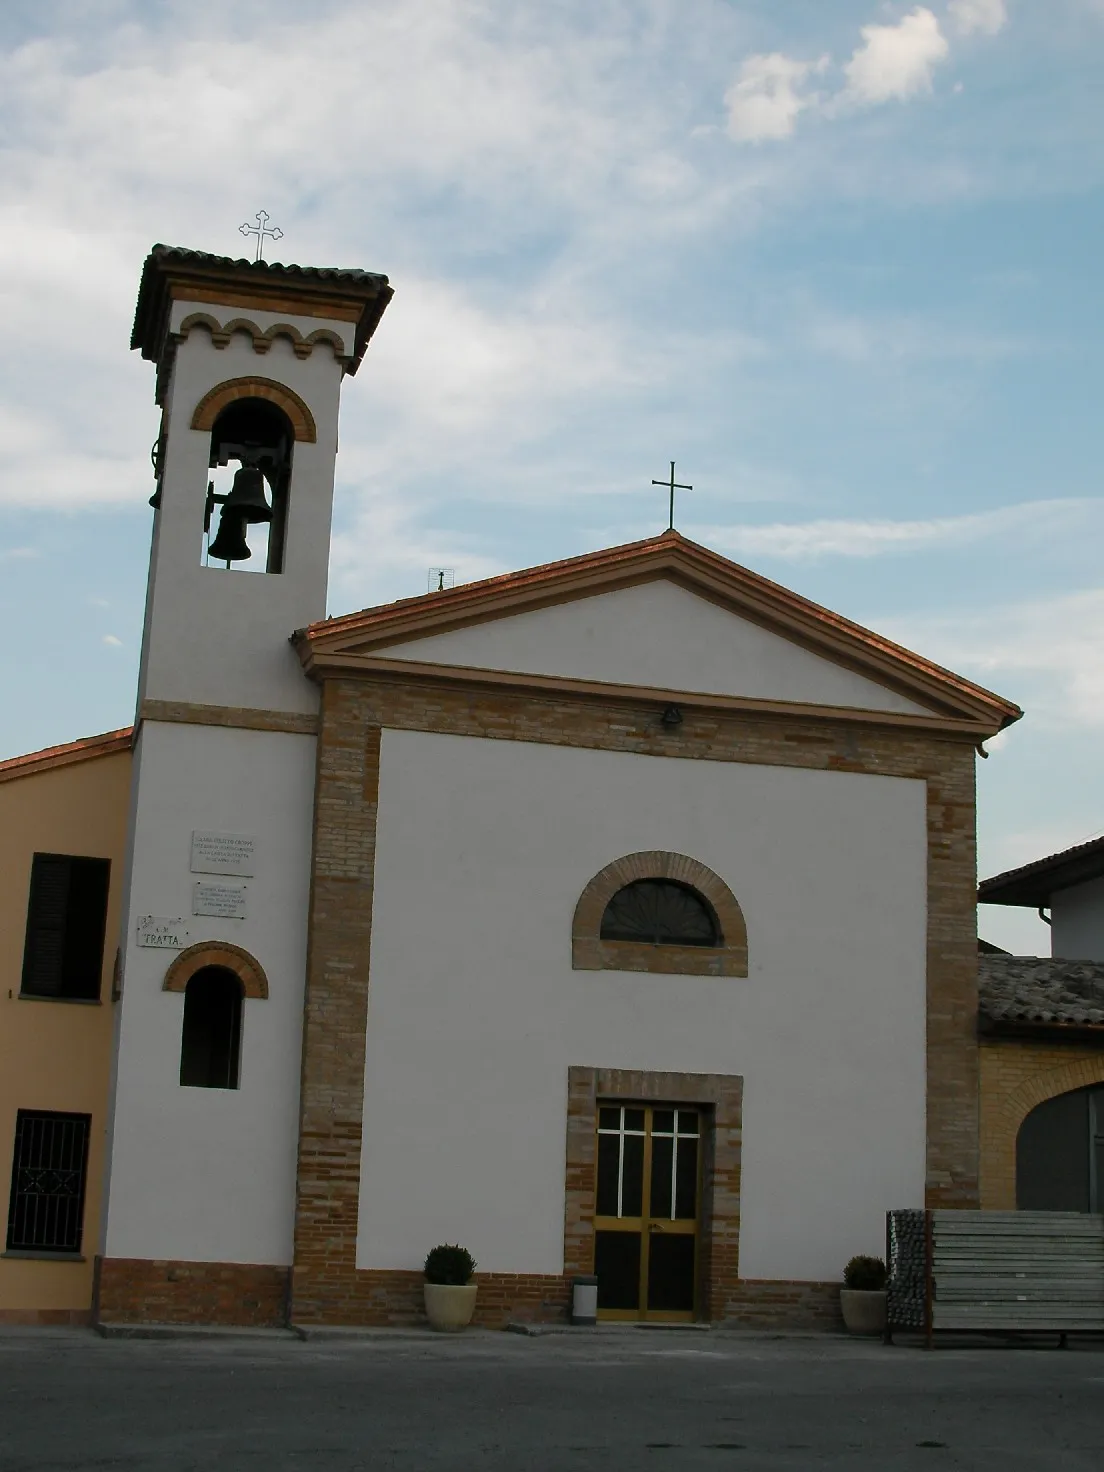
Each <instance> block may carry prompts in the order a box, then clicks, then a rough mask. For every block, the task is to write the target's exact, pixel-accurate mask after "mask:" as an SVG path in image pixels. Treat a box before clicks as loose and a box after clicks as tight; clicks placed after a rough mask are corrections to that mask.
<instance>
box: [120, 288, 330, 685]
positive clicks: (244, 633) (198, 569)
mask: <svg viewBox="0 0 1104 1472" xmlns="http://www.w3.org/2000/svg"><path fill="white" fill-rule="evenodd" d="M207 310H208V308H207V307H205V305H204V304H203V303H202V302H179V303H176V305H175V307H174V313H175V314H176V315H177V316H180V315H182V314H183V315H186V314H187V313H188V312H190V311H207ZM216 315H217V312H216ZM231 315H234V314H233V313H231V312H230V311H229V309H226V310H225V311H224V316H231ZM245 315H254V314H248V313H247V314H245ZM261 317H262V319H263V320H262V321H259V322H258V325H262V326H263V325H266V323H267V320H268V319H267V316H266V314H261ZM279 320H285V321H286V320H289V319H287V318H281V319H279ZM303 323H306V324H307V325H309V326H311V327H312V329H313V328H318V327H324V328H329V329H332V330H334V331H339V330H340V331H341V332H344V333H347V332H348V329H349V324H348V323H341V322H331V321H329V320H323V319H317V318H315V319H299V318H296V319H294V323H293V325H301V324H303ZM341 375H342V368H341V364H340V363H339V362H338V360H337V359H336V358H335V356H334V352H333V349H332V347H330V346H329V345H328V344H325V343H323V344H319V345H318V346H316V347H315V348H314V350H313V351H312V353H311V355H310V357H308V358H305V359H300V358H297V357H296V356H295V353H294V351H293V349H292V347H291V344H290V343H289V342H288V340H287V339H286V338H280V337H278V338H276V339H275V340H274V342H273V344H272V346H271V348H269V350H268V351H267V352H266V353H264V354H259V353H257V352H255V351H254V349H253V345H252V340H251V339H250V338H249V337H248V336H246V335H245V334H243V333H235V334H234V335H233V336H232V338H231V340H230V342H229V344H228V345H227V346H226V347H224V348H216V347H214V345H213V343H212V341H211V335H210V332H208V331H207V330H206V329H204V328H202V327H194V328H193V329H192V330H191V332H190V333H189V335H188V337H187V338H186V339H185V340H184V341H183V342H182V343H180V345H179V347H178V348H177V352H176V359H175V363H174V367H173V375H172V381H171V388H170V392H169V396H168V402H167V405H166V422H167V426H168V441H167V448H166V455H165V469H164V479H163V487H162V499H161V509H160V510H159V511H158V513H157V517H156V522H155V526H154V541H153V550H152V553H151V565H150V580H149V591H148V598H147V609H146V630H147V632H146V639H145V641H144V647H143V661H142V671H141V676H140V698H141V699H150V700H168V701H187V702H191V703H195V704H198V705H223V706H245V707H255V708H260V709H265V710H285V711H301V712H308V711H314V710H316V709H317V705H318V693H317V690H316V688H315V687H314V686H313V685H312V684H311V683H310V681H308V680H304V678H303V674H302V668H301V666H300V663H299V660H298V658H297V656H296V655H295V652H294V651H293V650H292V648H291V647H290V645H289V644H288V642H287V640H288V638H289V636H290V635H291V634H292V633H293V632H294V631H295V630H296V629H299V628H303V627H305V626H306V625H307V624H309V623H313V622H314V621H315V620H316V619H320V618H324V617H325V614H326V584H327V577H328V568H329V546H330V519H331V514H332V503H333V477H334V462H335V458H336V455H337V417H338V403H339V397H340V387H341ZM254 376H256V377H262V378H270V379H275V380H277V381H278V382H280V383H283V384H286V385H287V386H288V388H290V389H293V390H294V391H295V392H296V393H297V394H298V395H299V396H300V398H302V399H303V400H304V401H305V402H306V403H307V405H308V406H309V408H310V410H311V413H312V414H313V416H314V419H315V424H316V427H317V433H318V438H317V441H316V443H314V444H309V443H306V442H304V441H296V443H295V446H294V449H293V452H292V478H291V493H290V505H289V515H288V524H287V535H286V542H285V558H284V570H283V572H281V573H278V574H266V575H261V574H255V573H251V572H245V571H240V570H239V571H233V570H231V571H227V570H226V569H225V568H224V567H203V566H201V565H200V553H201V546H202V536H203V505H204V499H205V496H206V493H207V482H208V480H209V479H210V477H211V475H212V472H211V470H210V468H209V464H208V461H209V458H210V450H211V435H210V431H205V430H194V429H192V428H191V421H192V415H193V414H194V413H195V409H196V405H197V404H198V403H199V401H200V400H201V399H202V398H203V396H204V395H205V394H206V393H207V392H208V391H209V390H210V389H212V388H214V387H216V386H217V385H218V384H220V383H223V382H225V381H227V380H228V379H233V378H244V377H254ZM217 525H218V512H217V509H216V513H215V518H214V520H213V522H212V531H214V529H215V528H216V527H217Z"/></svg>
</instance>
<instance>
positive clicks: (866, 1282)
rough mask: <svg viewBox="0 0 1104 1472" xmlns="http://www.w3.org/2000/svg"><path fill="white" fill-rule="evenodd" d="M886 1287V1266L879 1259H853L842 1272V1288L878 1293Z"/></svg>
mask: <svg viewBox="0 0 1104 1472" xmlns="http://www.w3.org/2000/svg"><path fill="white" fill-rule="evenodd" d="M885 1285H886V1266H885V1263H884V1262H883V1261H882V1259H881V1258H880V1257H863V1256H859V1257H853V1258H852V1259H851V1261H850V1262H849V1263H848V1264H847V1266H846V1267H845V1268H844V1270H843V1286H844V1287H845V1288H857V1289H859V1290H860V1291H861V1292H866V1293H880V1292H881V1291H882V1289H883V1288H884V1287H885Z"/></svg>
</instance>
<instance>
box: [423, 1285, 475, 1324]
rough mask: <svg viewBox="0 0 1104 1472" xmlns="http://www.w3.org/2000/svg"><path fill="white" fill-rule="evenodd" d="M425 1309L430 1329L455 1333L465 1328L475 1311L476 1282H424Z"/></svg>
mask: <svg viewBox="0 0 1104 1472" xmlns="http://www.w3.org/2000/svg"><path fill="white" fill-rule="evenodd" d="M423 1286H424V1288H425V1311H426V1317H427V1318H428V1319H429V1325H430V1328H431V1329H440V1330H441V1331H442V1332H443V1333H446V1334H455V1333H457V1332H459V1330H461V1329H466V1328H467V1327H468V1325H469V1324H470V1323H471V1321H472V1314H474V1313H475V1293H476V1289H477V1287H478V1284H476V1283H463V1284H459V1283H426V1284H424V1285H423Z"/></svg>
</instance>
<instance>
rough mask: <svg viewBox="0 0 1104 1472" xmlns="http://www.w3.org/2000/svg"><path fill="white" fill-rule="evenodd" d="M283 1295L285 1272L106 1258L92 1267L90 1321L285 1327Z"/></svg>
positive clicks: (265, 1267)
mask: <svg viewBox="0 0 1104 1472" xmlns="http://www.w3.org/2000/svg"><path fill="white" fill-rule="evenodd" d="M287 1292H288V1270H287V1268H281V1267H270V1266H268V1265H266V1264H253V1263H233V1262H154V1261H147V1260H146V1259H144V1258H126V1257H107V1258H101V1259H99V1260H98V1261H97V1264H96V1289H95V1300H94V1304H93V1316H94V1318H95V1320H96V1322H98V1323H107V1324H138V1323H154V1324H237V1325H243V1324H244V1325H250V1326H252V1327H255V1328H275V1327H277V1326H278V1325H281V1324H284V1323H286V1321H287Z"/></svg>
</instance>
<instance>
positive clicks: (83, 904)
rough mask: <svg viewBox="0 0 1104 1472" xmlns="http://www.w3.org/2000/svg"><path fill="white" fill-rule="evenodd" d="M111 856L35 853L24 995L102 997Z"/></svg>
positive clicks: (72, 998) (67, 997)
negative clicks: (89, 857)
mask: <svg viewBox="0 0 1104 1472" xmlns="http://www.w3.org/2000/svg"><path fill="white" fill-rule="evenodd" d="M110 876H111V863H110V860H108V859H86V858H76V857H74V856H73V855H71V854H35V856H34V859H33V861H32V864H31V890H30V899H29V902H28V905H27V936H26V943H25V945H24V949H23V980H22V986H21V990H22V994H23V995H24V996H25V997H62V998H65V999H68V1000H77V1001H88V1002H94V1001H98V1000H99V995H100V976H101V973H102V971H103V950H104V932H105V929H106V926H107V893H108V885H109V882H110Z"/></svg>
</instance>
